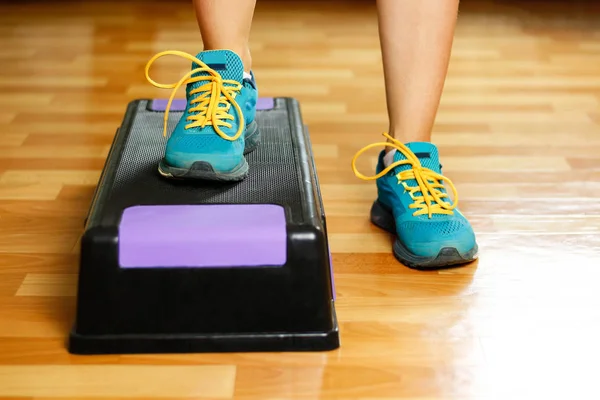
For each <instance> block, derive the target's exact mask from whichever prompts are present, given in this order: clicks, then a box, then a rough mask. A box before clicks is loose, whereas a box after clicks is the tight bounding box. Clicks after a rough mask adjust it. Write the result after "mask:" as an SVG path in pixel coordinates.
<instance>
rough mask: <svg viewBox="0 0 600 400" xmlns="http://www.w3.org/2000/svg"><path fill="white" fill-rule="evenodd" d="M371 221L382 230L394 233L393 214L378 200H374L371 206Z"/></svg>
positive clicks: (394, 222)
mask: <svg viewBox="0 0 600 400" xmlns="http://www.w3.org/2000/svg"><path fill="white" fill-rule="evenodd" d="M371 222H372V223H373V224H374V225H376V226H378V227H380V228H381V229H383V230H386V231H388V232H390V233H393V234H395V233H396V221H394V215H393V214H392V213H391V211H388V210H387V209H386V208H385V207H384V206H383V205H382V204H381V203H379V202H378V201H375V202H374V203H373V205H372V206H371Z"/></svg>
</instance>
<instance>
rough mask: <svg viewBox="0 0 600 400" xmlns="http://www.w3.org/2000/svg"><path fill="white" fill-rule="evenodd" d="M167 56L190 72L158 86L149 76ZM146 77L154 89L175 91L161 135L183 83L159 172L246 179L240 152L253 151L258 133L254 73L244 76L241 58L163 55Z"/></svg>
mask: <svg viewBox="0 0 600 400" xmlns="http://www.w3.org/2000/svg"><path fill="white" fill-rule="evenodd" d="M165 55H176V56H180V57H183V58H185V59H187V60H189V61H191V62H192V68H191V70H190V71H189V72H188V73H187V74H185V75H184V76H183V77H182V78H181V79H180V80H179V82H177V83H174V84H166V85H165V84H159V83H156V82H154V81H153V80H152V79H151V78H150V77H149V75H148V71H149V69H150V66H151V65H152V63H153V62H154V61H156V60H157V59H158V58H160V57H162V56H165ZM146 78H147V79H148V81H149V82H150V83H152V84H153V85H154V86H156V87H159V88H163V89H173V92H172V94H171V98H170V99H169V103H168V105H167V108H166V111H165V126H164V131H163V134H164V135H165V136H166V133H167V120H168V115H169V109H170V105H171V102H172V100H173V98H174V97H175V93H176V91H177V89H178V88H179V87H180V86H183V85H184V84H185V85H186V99H187V106H186V108H185V111H184V112H183V115H182V116H181V119H180V120H179V122H178V123H177V125H176V126H175V128H174V129H173V132H172V134H171V136H170V137H169V139H168V140H167V145H166V149H165V156H164V158H163V159H162V160H161V162H160V164H159V166H158V171H159V172H160V174H161V175H163V176H165V177H168V178H179V179H204V180H218V181H239V180H242V179H244V178H245V177H246V176H247V174H248V163H247V162H246V159H245V158H244V154H247V153H249V152H251V151H253V150H254V149H256V147H257V146H258V144H259V142H260V132H259V130H258V124H257V123H256V120H255V117H256V103H257V101H258V90H257V87H256V81H255V79H254V75H253V74H251V77H250V78H244V66H243V63H242V60H241V59H240V57H239V56H238V55H237V54H235V53H234V52H232V51H229V50H211V51H204V52H201V53H199V54H198V55H197V56H196V57H194V56H192V55H191V54H188V53H184V52H180V51H164V52H161V53H158V54H157V55H155V56H154V57H153V58H152V59H151V60H150V61H149V62H148V64H147V65H146Z"/></svg>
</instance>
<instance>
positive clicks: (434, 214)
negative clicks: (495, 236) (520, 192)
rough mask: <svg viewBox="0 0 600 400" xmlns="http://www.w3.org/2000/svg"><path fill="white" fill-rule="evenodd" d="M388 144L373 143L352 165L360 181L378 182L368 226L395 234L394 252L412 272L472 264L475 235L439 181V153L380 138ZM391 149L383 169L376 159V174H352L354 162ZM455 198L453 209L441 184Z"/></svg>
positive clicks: (417, 144) (432, 147) (424, 144)
mask: <svg viewBox="0 0 600 400" xmlns="http://www.w3.org/2000/svg"><path fill="white" fill-rule="evenodd" d="M384 136H385V137H387V138H388V139H389V140H390V141H391V143H375V144H372V145H369V146H367V147H365V148H363V149H362V150H360V151H359V152H358V153H357V154H356V155H355V156H354V160H353V161H352V167H353V169H354V173H355V174H356V175H357V176H358V177H359V178H361V179H365V180H371V179H377V195H378V196H377V199H376V200H375V202H374V203H373V206H372V208H371V221H372V222H373V223H374V224H375V225H377V226H379V227H380V228H382V229H384V230H386V231H388V232H390V233H393V234H394V235H395V236H396V240H395V242H394V245H393V252H394V255H395V256H396V258H397V259H398V260H399V261H400V262H402V263H403V264H405V265H407V266H409V267H411V268H415V269H438V268H443V267H449V266H453V265H458V264H464V263H468V262H471V261H473V260H475V259H476V258H477V252H478V247H477V243H476V240H475V234H474V232H473V229H472V227H471V225H470V223H469V221H468V220H467V219H466V218H465V216H464V215H463V214H462V213H461V212H460V211H459V210H458V208H457V201H458V198H457V197H458V196H457V193H456V189H455V188H454V185H453V184H452V182H451V181H450V180H449V179H448V178H446V177H444V176H443V175H442V171H441V168H442V167H441V165H440V162H439V156H438V150H437V148H436V147H435V145H433V144H432V143H428V142H414V143H408V144H406V145H404V144H402V143H400V142H399V141H397V140H395V139H393V138H391V136H389V135H387V134H384ZM386 145H387V146H390V147H393V148H394V150H392V151H393V152H394V153H393V160H390V161H391V162H388V164H389V165H388V166H386V165H385V161H384V155H385V151H381V153H380V154H379V160H378V163H377V174H376V175H375V176H373V177H367V176H364V175H362V174H361V173H359V172H358V171H357V169H356V166H355V163H356V159H357V158H358V156H359V155H360V154H362V153H363V152H364V151H366V150H368V149H370V148H373V147H376V146H386ZM444 181H445V182H446V183H447V184H448V186H449V187H450V188H451V189H452V191H453V193H454V203H451V202H450V198H449V196H448V193H447V192H446V189H445V187H444V184H443V182H444Z"/></svg>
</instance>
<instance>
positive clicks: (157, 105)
mask: <svg viewBox="0 0 600 400" xmlns="http://www.w3.org/2000/svg"><path fill="white" fill-rule="evenodd" d="M167 103H169V100H168V99H154V100H152V102H151V103H150V110H152V111H166V109H167ZM185 105H186V101H185V99H173V102H172V103H171V111H183V110H185ZM274 107H275V99H274V98H272V97H261V98H259V99H258V102H257V103H256V110H257V111H264V110H271V109H273V108H274Z"/></svg>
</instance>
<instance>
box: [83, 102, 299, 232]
mask: <svg viewBox="0 0 600 400" xmlns="http://www.w3.org/2000/svg"><path fill="white" fill-rule="evenodd" d="M148 103H149V101H147V100H140V101H138V102H137V104H136V107H135V109H134V112H133V113H131V114H132V115H131V117H130V118H129V121H127V118H126V122H125V123H124V124H123V126H122V127H121V128H120V129H121V130H126V131H127V130H128V132H120V135H119V136H122V139H121V140H125V142H124V143H123V145H122V146H117V147H121V148H122V152H123V153H122V156H121V159H120V162H119V165H118V166H117V171H116V174H115V176H114V182H112V184H110V183H109V184H108V185H103V187H108V189H106V191H107V193H102V194H101V195H100V196H99V197H100V199H99V204H98V208H99V212H98V213H97V215H102V219H101V221H93V224H101V225H112V224H115V223H116V221H118V219H119V218H120V215H121V213H122V212H123V210H124V209H125V208H127V207H130V206H133V205H139V204H141V205H144V204H280V205H283V206H285V207H286V209H287V212H288V218H289V219H290V220H292V221H295V222H301V221H302V219H303V217H302V202H301V201H302V192H301V191H302V186H301V179H302V176H301V173H300V171H299V168H298V162H297V159H296V158H297V157H298V154H297V151H296V150H295V146H296V147H297V144H295V143H294V142H295V137H294V134H293V129H295V127H294V126H293V123H294V116H293V115H291V114H293V111H294V110H295V108H294V107H296V105H295V103H294V104H291V103H290V100H288V99H283V98H278V99H275V103H274V108H273V109H270V110H264V111H258V112H257V121H258V125H259V129H260V132H261V143H260V146H259V147H258V148H257V149H256V150H255V151H254V152H252V153H250V154H247V155H246V159H247V161H248V163H249V165H250V172H249V175H248V177H247V178H246V179H245V180H243V181H242V182H235V183H223V182H206V181H193V182H190V181H173V180H168V179H165V178H163V177H161V176H160V175H159V173H158V170H157V167H158V163H159V161H160V159H161V158H162V157H163V156H164V149H165V144H166V140H167V139H166V138H164V137H163V135H162V128H163V117H164V114H163V113H162V112H157V111H151V110H150V109H149V107H148ZM298 114H299V111H298ZM180 117H181V112H175V111H171V112H170V113H169V125H168V132H169V133H170V132H171V131H172V130H173V128H174V126H175V124H176V123H177V121H178V120H179V118H180ZM296 122H298V121H296ZM300 127H302V125H300ZM300 129H301V128H300ZM124 133H125V135H123V134H124ZM117 140H119V139H118V138H117Z"/></svg>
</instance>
